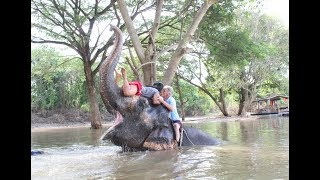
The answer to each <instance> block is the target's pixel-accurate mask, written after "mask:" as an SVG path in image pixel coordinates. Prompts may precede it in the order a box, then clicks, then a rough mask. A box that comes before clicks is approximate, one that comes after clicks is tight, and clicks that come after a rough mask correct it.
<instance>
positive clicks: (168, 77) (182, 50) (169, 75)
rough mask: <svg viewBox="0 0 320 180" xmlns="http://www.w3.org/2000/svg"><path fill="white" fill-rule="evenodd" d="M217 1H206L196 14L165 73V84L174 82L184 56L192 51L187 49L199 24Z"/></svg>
mask: <svg viewBox="0 0 320 180" xmlns="http://www.w3.org/2000/svg"><path fill="white" fill-rule="evenodd" d="M216 2H218V1H216V0H209V1H207V0H206V1H204V3H203V4H202V6H201V7H200V9H199V10H198V12H197V13H196V14H195V16H194V18H193V20H192V23H191V25H190V27H189V29H188V31H187V33H186V34H185V35H184V36H183V38H182V40H181V41H180V42H179V45H178V47H177V50H176V51H175V52H174V54H173V55H172V57H171V59H170V62H169V65H168V68H167V69H166V71H165V73H164V78H163V84H165V85H170V84H171V83H172V81H173V77H174V74H175V72H176V70H177V68H178V65H179V63H180V60H181V59H182V57H183V55H185V54H187V53H189V52H190V51H191V49H189V48H187V45H188V44H189V42H190V41H191V39H192V37H193V34H194V32H195V31H196V30H197V28H198V26H199V23H200V22H201V20H202V18H203V16H204V15H205V14H206V12H207V10H208V9H209V8H210V6H211V5H212V4H213V3H216Z"/></svg>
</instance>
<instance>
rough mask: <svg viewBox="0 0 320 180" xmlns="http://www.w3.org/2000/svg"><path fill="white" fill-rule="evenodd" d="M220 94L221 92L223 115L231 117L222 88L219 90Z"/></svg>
mask: <svg viewBox="0 0 320 180" xmlns="http://www.w3.org/2000/svg"><path fill="white" fill-rule="evenodd" d="M219 92H220V102H221V105H222V111H221V112H222V114H223V115H224V116H229V113H228V110H227V106H226V101H225V98H224V91H223V89H222V88H220V89H219Z"/></svg>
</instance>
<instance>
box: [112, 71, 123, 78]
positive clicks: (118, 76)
mask: <svg viewBox="0 0 320 180" xmlns="http://www.w3.org/2000/svg"><path fill="white" fill-rule="evenodd" d="M114 72H116V78H121V76H122V74H121V73H119V71H117V70H114Z"/></svg>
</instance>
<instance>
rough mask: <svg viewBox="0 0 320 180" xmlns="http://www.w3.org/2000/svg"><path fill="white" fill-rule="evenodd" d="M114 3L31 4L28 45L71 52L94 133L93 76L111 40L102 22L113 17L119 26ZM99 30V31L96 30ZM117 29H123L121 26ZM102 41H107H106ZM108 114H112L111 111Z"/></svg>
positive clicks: (97, 120)
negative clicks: (81, 78)
mask: <svg viewBox="0 0 320 180" xmlns="http://www.w3.org/2000/svg"><path fill="white" fill-rule="evenodd" d="M115 2H116V1H115V0H111V1H110V2H109V3H107V2H104V1H92V2H91V1H77V0H76V1H73V0H64V1H57V0H45V1H42V0H41V1H40V0H32V1H31V9H32V39H31V42H32V43H50V44H57V45H62V46H65V47H67V48H70V49H72V50H74V51H75V52H76V53H77V54H78V55H79V56H80V58H79V59H81V61H82V63H83V70H84V74H85V78H86V87H87V92H88V97H89V105H90V113H91V117H90V121H91V127H92V128H94V129H99V128H101V127H102V125H101V115H100V111H99V108H98V103H97V97H96V88H95V76H96V74H97V72H98V70H99V67H100V64H101V63H102V62H103V60H104V59H106V56H107V50H108V48H109V47H110V46H111V45H112V44H113V37H106V34H107V35H108V33H104V32H105V30H106V27H107V23H106V21H107V22H109V23H111V22H112V21H113V20H114V18H113V17H116V18H117V19H116V21H117V24H118V25H119V24H120V19H119V17H118V15H117V14H116V10H115V9H116V5H115ZM138 13H139V12H135V13H134V15H133V16H132V18H133V19H134V18H135V17H136V16H137V14H138ZM101 27H103V28H102V29H100V28H101ZM120 28H121V29H123V25H122V26H121V27H120ZM35 30H37V31H35ZM106 38H109V39H108V40H107V41H106V40H105V39H106ZM98 59H100V62H99V61H98ZM107 108H108V106H107ZM109 108H111V107H109ZM108 111H109V112H112V110H111V109H108Z"/></svg>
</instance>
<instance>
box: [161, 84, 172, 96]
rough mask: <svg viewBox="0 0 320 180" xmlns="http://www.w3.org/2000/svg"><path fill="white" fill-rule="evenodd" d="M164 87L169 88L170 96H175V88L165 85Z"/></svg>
mask: <svg viewBox="0 0 320 180" xmlns="http://www.w3.org/2000/svg"><path fill="white" fill-rule="evenodd" d="M163 89H167V90H168V91H169V94H170V96H173V88H172V87H171V86H168V85H165V86H164V87H163Z"/></svg>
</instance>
